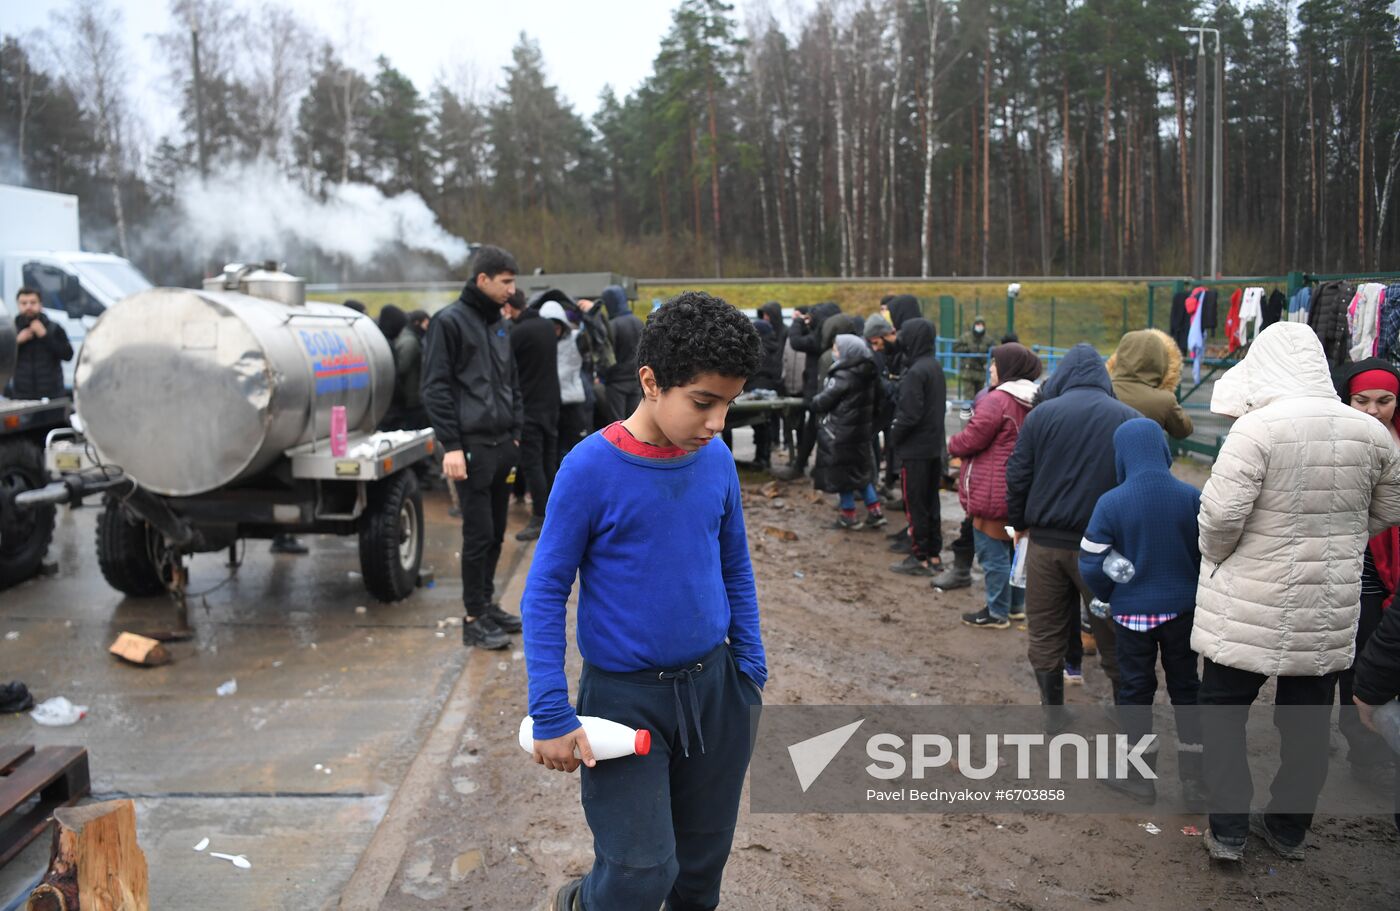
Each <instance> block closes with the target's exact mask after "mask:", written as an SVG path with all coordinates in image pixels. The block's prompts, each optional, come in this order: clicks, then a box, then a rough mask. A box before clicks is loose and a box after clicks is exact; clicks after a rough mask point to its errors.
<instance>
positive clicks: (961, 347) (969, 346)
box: [953, 316, 992, 402]
mask: <svg viewBox="0 0 1400 911" xmlns="http://www.w3.org/2000/svg"><path fill="white" fill-rule="evenodd" d="M991 348H992V340H991V339H990V338H988V337H987V321H986V320H984V319H983V318H982V317H980V316H979V317H977V318H976V319H974V320H973V321H972V328H971V329H968V330H967V331H966V332H964V333H963V334H962V335H961V336H959V338H958V340H957V341H956V342H954V343H953V351H955V352H956V353H958V354H970V355H980V356H976V357H964V358H961V359H960V360H961V361H962V363H961V364H960V365H959V367H958V386H959V389H958V392H959V395H960V396H961V397H962V398H963V399H966V400H967V401H969V402H970V401H972V398H973V397H974V396H975V395H977V393H978V392H979V391H980V390H981V389H982V385H983V382H984V380H985V379H986V376H987V352H988V351H990V350H991Z"/></svg>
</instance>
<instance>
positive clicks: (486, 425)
mask: <svg viewBox="0 0 1400 911" xmlns="http://www.w3.org/2000/svg"><path fill="white" fill-rule="evenodd" d="M518 271H519V268H518V267H517V266H516V264H515V257H513V256H511V255H510V254H509V253H507V252H506V251H505V250H502V249H501V248H500V247H493V246H483V247H479V248H478V249H477V251H476V252H475V253H474V254H473V255H472V260H471V269H470V275H471V277H470V279H469V280H468V281H467V284H466V287H464V288H463V289H462V295H461V297H459V298H457V300H455V301H453V302H452V303H451V304H449V305H448V306H447V307H445V308H443V309H442V310H439V311H438V313H437V315H436V316H434V317H433V319H432V322H431V323H429V324H428V334H427V336H426V338H425V339H424V340H423V386H422V393H423V396H422V398H423V406H424V407H425V408H426V409H427V410H428V417H429V419H430V420H431V421H432V423H433V430H434V431H435V432H436V434H437V440H438V443H439V444H440V445H441V446H442V449H443V453H444V454H443V460H442V470H443V474H445V475H446V476H447V479H448V480H449V481H451V482H452V483H454V484H456V485H457V494H458V499H459V500H460V502H461V508H462V606H463V607H464V608H465V610H466V620H465V622H464V623H463V624H462V644H463V645H473V646H477V647H479V648H488V649H498V648H505V647H506V646H508V645H509V644H510V638H509V637H508V636H507V635H506V634H507V633H512V632H519V631H520V618H519V617H518V616H516V615H514V614H509V613H506V612H505V611H504V610H502V609H501V606H500V605H499V604H497V603H495V602H494V601H493V596H494V594H495V590H496V586H495V576H496V564H497V562H499V560H500V558H501V542H502V539H504V537H505V531H506V508H507V506H508V505H509V503H510V489H509V488H508V487H507V486H506V479H507V478H509V477H510V471H511V469H512V468H513V467H514V466H515V463H516V460H517V458H518V455H519V446H520V436H521V433H522V431H523V427H524V423H525V412H524V407H523V403H522V399H521V395H520V381H519V378H518V376H517V374H516V368H515V357H514V356H513V355H512V353H511V346H510V333H509V331H508V330H507V328H506V323H505V321H504V320H503V319H502V318H501V308H502V307H503V306H504V305H505V302H506V301H507V300H508V299H509V298H510V296H511V294H513V293H514V292H515V275H516V273H517V272H518Z"/></svg>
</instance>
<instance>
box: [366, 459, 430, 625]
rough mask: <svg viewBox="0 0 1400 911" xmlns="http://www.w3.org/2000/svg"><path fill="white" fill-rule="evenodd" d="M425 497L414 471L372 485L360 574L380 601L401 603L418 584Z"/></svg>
mask: <svg viewBox="0 0 1400 911" xmlns="http://www.w3.org/2000/svg"><path fill="white" fill-rule="evenodd" d="M423 530H424V529H423V497H422V494H420V493H419V491H418V479H417V478H416V477H415V476H414V474H413V472H412V471H400V472H399V473H398V474H395V475H391V476H390V477H387V478H384V479H383V480H381V481H377V482H375V483H374V484H372V485H370V488H369V506H368V507H367V508H366V509H365V513H364V515H363V516H361V517H360V574H361V575H362V576H363V577H364V580H365V588H367V589H369V593H370V594H371V595H373V596H374V597H376V598H378V599H379V600H380V601H401V600H403V599H404V598H407V597H408V596H409V595H411V594H413V589H414V588H416V587H417V585H418V570H419V567H420V566H421V565H422V563H423Z"/></svg>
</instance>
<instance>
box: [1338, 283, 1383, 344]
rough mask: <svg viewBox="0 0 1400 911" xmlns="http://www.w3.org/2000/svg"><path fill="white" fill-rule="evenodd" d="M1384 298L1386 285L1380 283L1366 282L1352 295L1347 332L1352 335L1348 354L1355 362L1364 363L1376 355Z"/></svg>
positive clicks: (1348, 311) (1348, 310)
mask: <svg viewBox="0 0 1400 911" xmlns="http://www.w3.org/2000/svg"><path fill="white" fill-rule="evenodd" d="M1384 298H1385V285H1382V284H1381V283H1380V282H1366V283H1365V284H1362V285H1360V286H1359V287H1357V289H1356V293H1355V294H1354V295H1352V299H1351V303H1350V304H1349V305H1348V306H1347V330H1348V331H1349V332H1350V333H1351V345H1350V347H1349V348H1348V353H1349V354H1350V355H1351V359H1352V360H1353V361H1364V360H1365V359H1366V358H1368V357H1372V356H1374V355H1375V353H1376V340H1377V338H1378V337H1379V335H1380V328H1381V327H1380V322H1381V304H1382V303H1383V301H1384Z"/></svg>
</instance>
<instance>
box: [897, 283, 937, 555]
mask: <svg viewBox="0 0 1400 911" xmlns="http://www.w3.org/2000/svg"><path fill="white" fill-rule="evenodd" d="M896 302H898V298H896ZM893 312H894V308H893V306H892V307H891V313H893ZM937 339H938V333H937V332H936V331H935V330H934V328H933V323H931V322H929V321H928V320H926V319H923V318H922V317H913V318H910V319H905V320H902V325H901V327H900V329H899V333H898V341H899V349H900V351H902V352H903V353H904V358H905V364H906V367H905V370H904V373H903V375H902V376H901V377H900V378H899V397H898V400H897V402H896V404H895V412H894V420H893V422H891V424H890V438H891V439H892V440H893V441H894V450H895V455H896V456H897V457H898V458H899V462H900V469H899V471H900V474H899V477H900V486H901V488H902V490H903V492H904V511H905V514H906V515H907V516H908V519H909V543H910V552H909V556H907V557H905V558H904V560H903V561H901V562H899V563H895V564H894V565H892V566H891V567H890V569H891V570H893V571H894V572H897V573H901V574H903V575H909V576H932V575H935V574H936V573H937V572H938V571H939V570H940V569H941V568H942V561H941V560H940V558H939V556H938V552H939V551H940V550H942V549H943V534H942V530H941V528H940V517H939V508H938V477H939V475H940V474H941V466H942V463H943V448H944V438H943V434H944V428H943V414H944V408H945V405H944V402H945V401H946V399H947V381H946V380H945V378H944V376H943V366H942V365H941V364H939V363H938V360H937V359H936V358H935V357H934V356H933V352H934V347H935V343H936V341H937Z"/></svg>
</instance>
